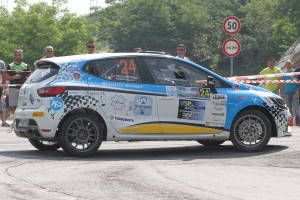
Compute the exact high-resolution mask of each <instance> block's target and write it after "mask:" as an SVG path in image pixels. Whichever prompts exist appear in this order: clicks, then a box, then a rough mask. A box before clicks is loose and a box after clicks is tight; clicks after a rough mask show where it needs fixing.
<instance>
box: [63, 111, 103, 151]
mask: <svg viewBox="0 0 300 200" xmlns="http://www.w3.org/2000/svg"><path fill="white" fill-rule="evenodd" d="M102 139H103V131H102V129H101V126H100V123H99V121H97V118H96V117H94V116H92V115H90V114H87V113H77V114H74V115H72V116H70V117H69V118H68V119H67V120H66V121H65V122H64V124H63V125H62V127H61V130H60V131H59V140H60V142H59V143H60V145H61V147H62V148H63V150H64V151H66V152H67V153H69V154H71V155H72V156H78V157H87V156H91V155H93V154H94V153H96V152H97V150H98V149H99V147H100V145H101V143H102Z"/></svg>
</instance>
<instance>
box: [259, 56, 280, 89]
mask: <svg viewBox="0 0 300 200" xmlns="http://www.w3.org/2000/svg"><path fill="white" fill-rule="evenodd" d="M280 73H282V71H281V69H279V68H278V67H275V59H274V58H273V57H270V58H268V67H267V68H265V69H263V70H262V71H261V72H260V73H259V74H260V75H263V74H280ZM266 80H281V78H280V77H270V78H266ZM280 88H281V84H280V83H266V89H267V90H269V91H271V92H273V93H274V94H277V95H279V91H280Z"/></svg>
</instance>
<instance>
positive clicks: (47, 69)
mask: <svg viewBox="0 0 300 200" xmlns="http://www.w3.org/2000/svg"><path fill="white" fill-rule="evenodd" d="M58 71H59V67H58V66H57V65H55V64H53V63H45V64H40V65H39V66H38V68H37V69H36V70H35V71H34V72H33V73H32V74H31V76H30V77H29V78H28V79H27V81H26V82H25V83H27V84H28V83H38V82H41V81H43V80H46V79H47V78H50V77H51V76H54V75H56V74H57V73H58Z"/></svg>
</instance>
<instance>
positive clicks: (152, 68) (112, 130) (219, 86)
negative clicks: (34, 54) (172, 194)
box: [14, 53, 291, 156]
mask: <svg viewBox="0 0 300 200" xmlns="http://www.w3.org/2000/svg"><path fill="white" fill-rule="evenodd" d="M35 66H36V67H37V70H35V72H34V73H33V74H32V75H31V76H30V77H29V78H28V80H27V81H26V82H25V84H24V85H23V86H22V88H21V90H20V97H19V103H18V107H17V110H16V112H15V118H14V130H15V132H16V134H17V135H18V136H20V137H26V138H28V139H29V141H30V143H31V144H32V145H33V146H34V147H36V148H37V149H40V150H56V149H58V148H60V147H62V148H63V150H64V151H66V152H68V153H69V154H71V155H73V156H90V155H92V154H94V153H95V152H96V151H97V150H98V148H99V147H100V145H101V143H102V141H138V140H144V141H145V140H195V141H197V142H199V143H201V144H203V145H220V144H222V143H223V142H225V141H226V140H231V141H232V143H233V144H234V146H235V147H237V148H238V149H240V150H242V151H247V152H251V151H258V150H261V149H262V148H264V147H265V146H266V145H267V144H268V142H269V140H270V138H271V137H282V136H285V135H286V134H287V129H288V122H289V119H290V117H291V115H290V112H289V110H288V108H287V107H286V105H285V102H284V101H283V100H282V99H281V98H280V97H278V96H276V95H274V94H273V93H271V92H269V91H267V90H264V89H261V88H258V87H255V86H250V85H246V84H240V83H236V82H231V81H229V80H226V79H224V78H223V77H221V76H219V75H217V74H215V73H213V72H211V71H209V70H207V69H206V68H204V67H201V66H199V65H197V64H195V63H192V62H190V61H186V60H182V59H180V58H176V57H171V56H166V55H162V54H150V53H110V54H98V55H97V54H93V55H76V56H67V57H55V58H50V59H42V60H39V61H36V62H35Z"/></svg>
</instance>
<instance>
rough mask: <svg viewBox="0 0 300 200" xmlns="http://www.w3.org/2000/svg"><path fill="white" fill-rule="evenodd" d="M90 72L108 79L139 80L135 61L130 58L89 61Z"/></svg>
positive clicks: (130, 81) (133, 81)
mask: <svg viewBox="0 0 300 200" xmlns="http://www.w3.org/2000/svg"><path fill="white" fill-rule="evenodd" d="M88 65H89V68H90V73H91V74H92V75H94V76H97V77H99V78H102V79H105V80H109V81H120V82H129V83H139V82H141V78H140V74H139V72H138V69H137V67H136V63H135V62H134V59H132V58H124V59H114V60H102V61H101V60H100V61H94V62H92V63H89V64H88Z"/></svg>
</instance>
